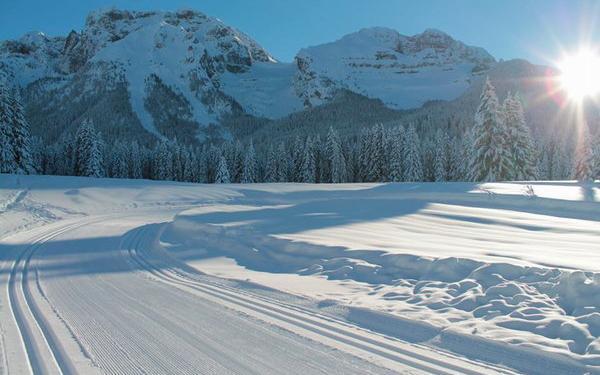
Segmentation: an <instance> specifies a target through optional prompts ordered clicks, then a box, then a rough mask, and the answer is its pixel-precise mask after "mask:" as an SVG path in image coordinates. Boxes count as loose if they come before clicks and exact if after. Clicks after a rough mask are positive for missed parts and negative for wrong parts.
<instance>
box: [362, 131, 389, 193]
mask: <svg viewBox="0 0 600 375" xmlns="http://www.w3.org/2000/svg"><path fill="white" fill-rule="evenodd" d="M369 135H370V137H371V140H370V142H369V148H368V151H369V154H368V155H365V157H367V158H368V159H369V162H368V163H367V165H368V169H367V170H366V173H367V180H368V181H370V182H383V181H385V180H387V177H388V150H387V149H386V146H387V143H388V142H387V137H386V135H387V134H386V131H385V129H384V128H383V125H375V126H373V127H372V128H371V131H370V132H369Z"/></svg>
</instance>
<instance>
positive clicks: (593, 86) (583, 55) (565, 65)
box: [558, 48, 600, 102]
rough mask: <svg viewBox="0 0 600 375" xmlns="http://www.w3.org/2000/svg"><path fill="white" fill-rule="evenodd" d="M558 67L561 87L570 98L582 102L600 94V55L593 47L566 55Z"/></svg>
mask: <svg viewBox="0 0 600 375" xmlns="http://www.w3.org/2000/svg"><path fill="white" fill-rule="evenodd" d="M558 69H559V70H560V76H559V82H560V86H561V89H562V90H563V91H565V92H566V94H567V96H568V97H569V99H571V100H573V101H577V102H581V101H583V100H584V99H586V98H594V97H596V96H599V95H600V55H599V54H598V52H596V51H594V50H593V49H592V48H582V49H580V50H579V51H578V52H577V53H575V54H572V55H566V56H565V57H563V59H562V61H561V62H559V63H558Z"/></svg>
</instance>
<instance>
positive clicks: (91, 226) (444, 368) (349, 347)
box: [0, 175, 511, 374]
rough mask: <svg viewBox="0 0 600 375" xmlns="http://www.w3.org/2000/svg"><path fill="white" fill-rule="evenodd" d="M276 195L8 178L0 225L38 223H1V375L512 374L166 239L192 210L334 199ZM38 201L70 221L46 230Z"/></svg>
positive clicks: (287, 188) (0, 181)
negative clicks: (202, 257) (265, 282)
mask: <svg viewBox="0 0 600 375" xmlns="http://www.w3.org/2000/svg"><path fill="white" fill-rule="evenodd" d="M365 188H368V187H367V186H351V185H348V186H341V187H336V190H337V191H339V192H344V191H353V190H357V189H359V190H361V189H365ZM269 189H271V188H269V187H267V188H265V186H256V187H250V190H248V186H246V187H242V186H233V185H232V186H213V187H211V186H202V185H193V184H181V183H160V182H158V183H157V182H149V181H126V180H108V179H85V178H71V177H66V178H64V177H62V178H61V177H44V176H31V177H16V176H7V175H3V176H1V178H0V200H1V201H2V204H3V209H2V213H0V217H2V218H4V217H9V218H10V217H13V218H14V217H16V216H14V215H17V216H20V217H21V221H22V222H23V223H25V222H28V223H29V224H30V225H31V226H33V227H30V229H29V230H19V231H18V232H17V233H12V234H11V235H8V236H6V234H7V233H6V232H7V230H9V231H10V228H7V224H6V222H4V221H3V222H2V224H1V225H0V232H1V233H2V234H0V250H1V251H0V268H1V269H3V270H7V272H2V273H1V274H0V284H1V285H2V286H3V287H2V288H1V290H2V292H0V299H1V300H2V301H3V303H2V304H1V305H0V325H1V326H2V330H1V331H0V332H1V340H0V357H1V358H2V361H0V363H1V365H2V367H1V368H2V371H3V372H8V373H30V372H34V373H81V374H96V373H107V374H122V373H169V374H190V373H215V374H229V373H244V374H247V373H255V374H280V373H289V374H313V373H314V374H317V373H319V374H325V373H326V374H392V373H393V374H398V373H400V374H418V373H430V374H459V373H486V374H498V373H503V374H507V373H511V372H510V371H508V370H505V369H503V368H501V367H496V366H491V365H488V364H485V363H478V362H474V361H470V360H466V359H464V358H461V357H460V356H455V355H453V354H451V353H447V352H444V351H441V350H439V349H435V348H429V347H423V346H421V345H415V344H413V343H409V342H406V341H401V340H397V339H391V338H387V337H384V336H382V335H380V334H377V333H375V332H372V331H370V330H368V329H365V328H363V327H361V325H360V324H356V323H351V322H349V321H347V320H346V319H344V318H343V316H336V315H333V314H325V313H319V312H317V311H315V310H313V308H314V307H315V306H314V301H312V300H307V299H306V298H303V297H300V296H295V295H291V294H287V293H283V292H279V291H276V290H269V289H266V288H264V287H262V286H260V285H256V284H251V283H240V282H236V281H231V280H228V279H224V278H217V277H211V276H207V275H203V274H200V273H198V272H197V271H195V270H194V269H193V268H190V267H189V266H187V265H185V264H181V263H180V262H179V261H177V259H175V258H172V257H171V256H170V255H169V254H167V253H165V251H164V250H163V249H162V247H161V246H160V245H159V244H158V243H157V242H156V239H157V238H158V236H160V233H161V232H162V231H163V230H164V229H165V223H166V222H169V221H170V220H172V219H173V216H174V215H176V214H177V213H179V212H181V211H184V210H186V209H189V208H190V207H194V206H210V205H212V204H217V203H218V204H222V203H225V202H228V201H230V202H232V203H234V202H236V201H238V200H239V201H238V203H241V202H242V201H248V199H249V200H255V199H256V198H259V199H261V200H262V199H269V197H276V196H278V195H279V196H281V195H283V196H285V195H286V194H292V195H293V194H306V193H308V194H309V195H314V194H315V193H316V194H317V195H318V194H320V193H319V192H318V191H319V190H320V191H321V192H322V193H325V192H327V191H332V188H331V187H323V188H316V190H315V188H314V187H307V186H301V185H281V186H279V187H278V188H276V189H275V190H270V191H269ZM15 192H17V194H16V196H15V194H14V193H15ZM36 204H37V205H38V206H42V207H45V208H47V209H48V210H56V209H57V208H60V209H61V210H62V212H63V214H62V216H61V217H58V216H56V217H54V218H50V217H48V221H53V222H52V223H47V224H46V225H42V226H37V225H39V224H41V223H40V222H37V224H36V221H37V216H36V212H35V211H33V210H30V208H33V207H35V205H36ZM233 207H234V208H235V205H234V206H233ZM75 209H77V210H78V211H77V212H75ZM28 213H29V214H30V215H28Z"/></svg>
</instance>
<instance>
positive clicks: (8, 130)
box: [0, 84, 35, 174]
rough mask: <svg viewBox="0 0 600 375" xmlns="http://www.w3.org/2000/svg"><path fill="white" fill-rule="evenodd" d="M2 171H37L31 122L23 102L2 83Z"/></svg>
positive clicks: (0, 105) (0, 130)
mask: <svg viewBox="0 0 600 375" xmlns="http://www.w3.org/2000/svg"><path fill="white" fill-rule="evenodd" d="M0 172H2V173H15V174H33V173H35V166H34V160H33V156H32V153H31V136H30V133H29V123H28V122H27V120H26V119H25V115H24V111H23V107H22V106H21V103H20V102H19V101H18V100H17V99H15V98H14V97H13V96H12V95H11V94H10V93H9V91H8V89H7V88H6V87H5V86H3V85H1V84H0Z"/></svg>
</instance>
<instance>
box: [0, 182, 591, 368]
mask: <svg viewBox="0 0 600 375" xmlns="http://www.w3.org/2000/svg"><path fill="white" fill-rule="evenodd" d="M599 221H600V184H598V183H596V184H584V185H581V184H577V183H574V182H568V181H566V182H552V183H545V182H536V183H531V184H527V183H522V184H519V183H514V184H500V183H498V184H472V183H438V184H436V183H415V184H345V185H344V184H341V185H310V184H253V185H194V184H184V183H171V182H156V181H143V180H110V179H87V178H76V177H43V176H20V177H17V176H12V175H0V262H1V263H0V269H1V272H0V282H1V283H2V288H1V292H0V325H1V330H0V332H1V334H2V340H1V341H0V345H1V349H2V350H1V351H0V355H1V358H0V370H1V371H0V372H1V373H12V374H15V373H17V374H18V373H29V372H34V373H59V372H62V373H108V374H116V373H128V374H129V373H161V374H163V373H169V374H171V373H173V374H197V373H244V374H249V373H255V374H281V373H286V374H289V373H298V374H307V373H310V374H312V373H323V374H351V373H356V374H367V373H377V374H379V373H435V374H442V373H443V374H456V373H471V374H476V373H513V372H516V373H531V374H567V373H573V374H582V373H600V338H599V337H600V253H599V252H598V250H600V225H599V223H598V222H599Z"/></svg>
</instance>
